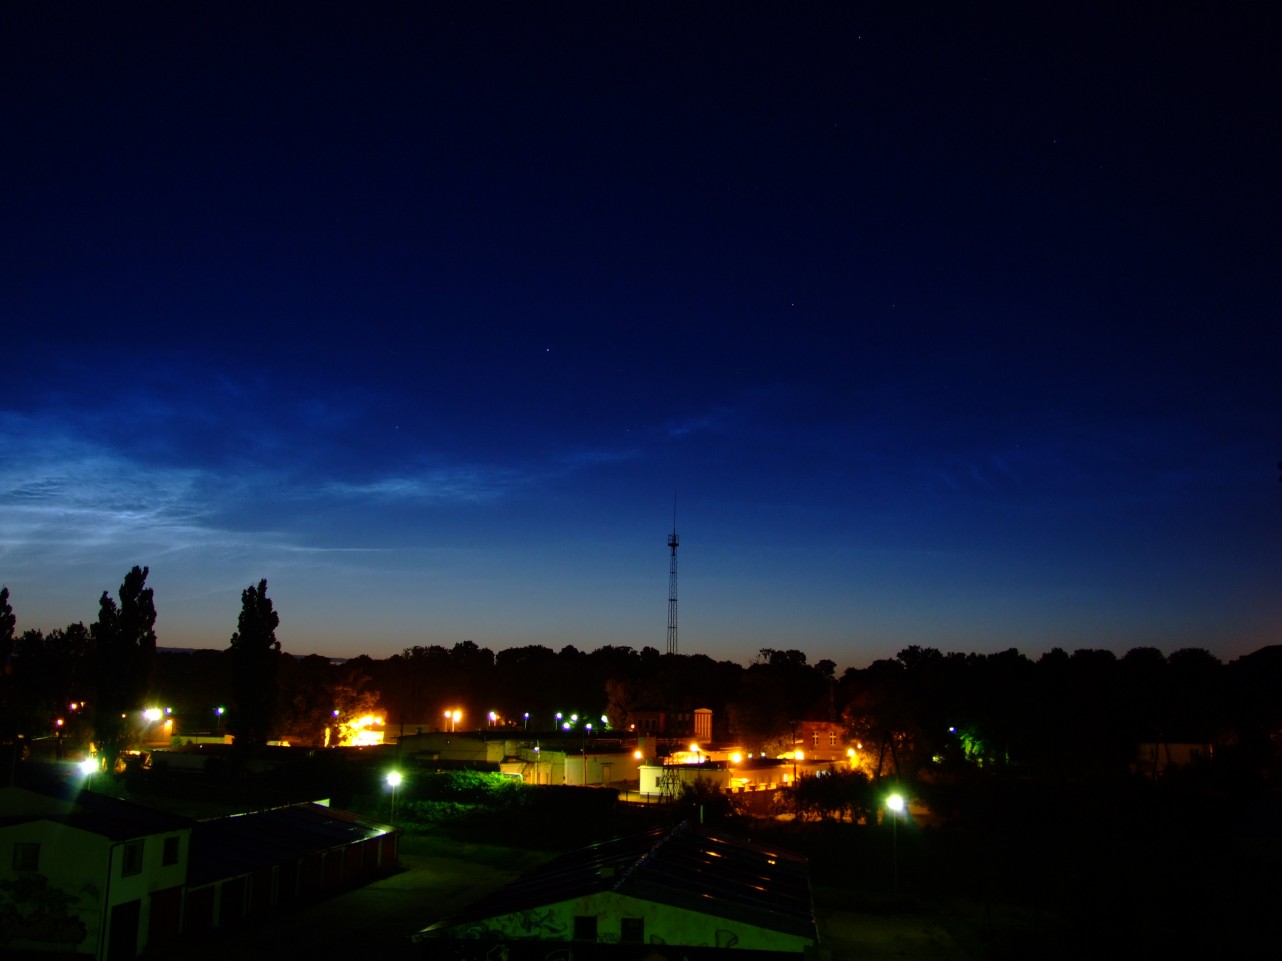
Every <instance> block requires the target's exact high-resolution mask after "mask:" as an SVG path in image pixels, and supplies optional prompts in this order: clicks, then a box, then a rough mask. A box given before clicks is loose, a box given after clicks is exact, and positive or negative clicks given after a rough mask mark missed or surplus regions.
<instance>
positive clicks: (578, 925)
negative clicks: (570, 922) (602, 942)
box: [574, 914, 596, 941]
mask: <svg viewBox="0 0 1282 961" xmlns="http://www.w3.org/2000/svg"><path fill="white" fill-rule="evenodd" d="M574 940H575V941H595V940H596V915H595V914H593V915H586V914H579V915H576V916H575V918H574Z"/></svg>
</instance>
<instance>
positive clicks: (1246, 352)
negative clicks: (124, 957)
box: [0, 4, 1282, 669]
mask: <svg viewBox="0 0 1282 961" xmlns="http://www.w3.org/2000/svg"><path fill="white" fill-rule="evenodd" d="M900 6H901V5H897V4H891V5H887V6H885V7H884V8H875V9H871V10H855V9H849V8H848V7H847V5H844V4H841V5H827V6H823V5H821V6H814V5H806V6H804V7H800V6H795V5H778V6H773V7H766V8H758V7H750V8H749V7H744V8H740V7H738V6H736V5H730V6H721V5H715V6H708V7H705V6H700V5H696V6H695V7H693V8H691V7H688V6H686V5H657V6H656V5H650V4H647V5H641V6H626V5H625V6H622V7H620V6H617V5H606V6H604V7H602V6H600V5H587V6H582V7H579V6H573V5H571V6H565V5H552V6H550V7H549V6H546V5H535V6H528V5H519V6H503V7H491V6H486V5H480V6H478V5H472V4H462V5H451V4H430V5H396V4H388V5H378V6H377V7H374V8H372V9H365V8H363V7H357V6H350V5H345V6H342V7H339V8H337V9H331V8H325V9H324V10H321V9H320V5H310V4H309V5H303V6H300V7H297V8H289V9H288V10H287V9H286V8H283V7H276V6H273V7H272V8H271V9H270V10H264V9H261V8H259V7H257V6H254V5H246V6H244V7H236V6H230V7H229V6H227V5H223V4H179V5H166V6H163V7H159V8H154V9H148V10H146V11H143V10H141V9H138V10H135V9H133V8H129V9H125V8H119V7H108V8H101V7H99V8H92V9H74V10H73V9H72V8H65V7H58V6H52V7H51V6H49V5H45V4H13V5H9V6H8V7H6V9H5V10H4V11H3V12H0V45H2V49H0V62H2V63H3V64H4V67H3V70H4V76H5V78H6V79H5V83H4V85H3V86H4V88H5V90H6V93H5V95H4V96H5V100H4V107H3V110H4V116H5V122H4V126H5V130H6V134H5V141H6V146H5V148H4V150H3V152H2V153H3V155H2V156H0V167H2V168H3V183H4V188H3V193H2V199H0V205H2V208H0V210H2V214H0V220H2V222H3V227H2V228H0V329H2V330H3V334H2V335H0V342H2V345H3V347H2V351H3V360H4V364H3V372H4V374H3V378H2V379H0V451H2V453H0V583H4V584H6V585H8V587H9V588H10V592H11V603H12V604H13V607H14V611H15V613H16V615H17V618H18V629H19V630H24V629H27V628H40V629H43V630H46V631H47V630H49V629H52V628H56V627H62V626H65V625H66V624H68V623H71V622H74V621H84V622H86V623H88V622H91V621H92V620H93V619H94V618H95V617H96V615H97V598H98V596H99V594H100V593H101V592H102V591H103V590H110V591H111V592H113V594H114V592H115V590H116V589H117V588H118V586H119V585H120V582H121V580H122V579H123V576H124V574H125V572H126V571H127V570H128V569H129V568H130V567H131V566H133V565H134V564H139V565H147V566H149V567H150V570H151V574H150V577H149V579H148V584H149V585H150V586H151V587H153V588H154V589H155V592H156V605H157V609H158V612H159V620H158V624H157V629H158V632H159V635H160V643H161V644H162V645H166V646H173V647H213V648H222V647H225V646H226V645H227V642H228V638H229V637H230V636H231V634H232V632H233V631H234V630H235V628H236V618H237V615H238V613H239V610H240V592H241V591H242V590H243V589H244V588H245V587H247V586H249V585H250V584H255V583H257V581H258V580H259V579H260V578H264V577H265V578H267V580H268V593H269V595H270V597H271V598H272V600H273V601H274V603H275V605H276V608H277V610H278V611H279V613H280V616H281V626H280V629H279V631H278V636H279V638H280V640H281V642H282V645H283V647H284V648H285V650H286V651H289V652H291V653H295V654H306V653H313V652H315V653H321V654H326V655H331V656H354V655H357V654H369V655H371V656H374V657H386V656H388V655H390V654H393V653H396V652H398V651H400V650H401V649H402V648H405V647H408V646H411V645H418V644H424V645H426V644H441V645H445V646H447V647H448V646H452V645H453V644H455V643H457V642H459V641H462V640H473V641H475V642H476V643H477V644H479V645H481V646H484V647H489V648H491V649H493V650H496V651H497V650H502V649H505V648H509V647H517V646H523V645H528V644H542V645H547V646H549V647H552V648H554V649H557V650H559V649H560V648H561V647H563V646H564V645H567V644H573V645H575V646H576V647H579V648H581V649H585V650H592V649H595V648H597V647H599V646H602V645H605V644H613V645H628V646H632V647H636V648H640V647H643V646H653V647H656V648H658V649H660V650H663V649H664V647H665V638H666V627H667V608H668V564H669V554H668V549H667V537H668V534H669V533H670V532H671V529H672V525H673V510H674V502H675V512H676V524H677V527H678V528H679V531H680V536H681V548H680V556H679V564H680V569H679V582H680V607H679V611H680V634H679V645H680V651H681V652H682V653H686V654H694V653H701V654H707V655H709V656H711V657H713V658H716V659H718V660H732V661H736V662H739V663H746V662H748V661H750V660H752V659H753V658H754V657H755V656H756V655H757V652H758V651H759V650H760V649H762V648H776V649H789V648H795V649H798V650H801V651H803V652H805V653H806V654H807V655H808V657H809V659H810V661H811V662H812V663H814V662H816V661H818V660H819V659H821V658H829V659H831V660H833V661H835V662H836V663H837V665H838V667H839V669H840V668H845V667H860V666H863V665H865V664H867V663H868V662H870V661H871V660H873V659H875V658H878V657H887V656H893V655H894V653H895V652H897V651H898V650H900V649H902V648H903V647H906V646H908V645H910V644H920V645H923V646H932V647H938V648H940V649H942V650H946V651H966V652H970V651H975V652H986V651H993V650H1001V649H1005V648H1008V647H1017V648H1019V649H1020V650H1021V651H1023V652H1025V653H1026V654H1028V655H1029V656H1033V657H1035V656H1037V655H1038V654H1039V653H1040V652H1043V651H1046V650H1049V649H1050V648H1052V647H1054V646H1060V647H1063V648H1065V649H1068V650H1070V651H1071V650H1074V649H1076V648H1082V647H1092V648H1110V649H1113V650H1115V651H1117V652H1119V653H1121V652H1124V651H1125V650H1127V649H1129V648H1132V647H1137V646H1153V647H1158V648H1160V649H1161V650H1163V651H1165V652H1170V651H1172V650H1175V649H1178V648H1182V647H1205V648H1207V649H1209V650H1210V651H1212V652H1213V653H1215V654H1216V655H1217V656H1219V657H1221V658H1224V659H1230V658H1233V657H1236V656H1239V655H1241V654H1244V653H1247V652H1249V651H1251V650H1254V649H1256V648H1258V647H1260V646H1263V645H1265V644H1270V643H1276V642H1278V641H1279V640H1282V590H1280V588H1282V560H1280V554H1282V485H1279V483H1278V469H1277V467H1276V466H1275V465H1276V464H1277V462H1278V461H1279V459H1282V419H1280V417H1282V364H1279V360H1280V359H1282V356H1280V355H1282V351H1280V350H1279V348H1280V347H1282V333H1280V326H1279V322H1280V320H1282V310H1280V309H1279V308H1280V307H1282V284H1279V282H1278V281H1279V276H1282V275H1280V274H1279V266H1278V265H1279V263H1282V249H1280V247H1279V241H1278V236H1279V234H1278V227H1277V225H1278V223H1279V222H1282V203H1280V194H1279V186H1278V185H1279V183H1280V182H1282V181H1280V180H1279V178H1278V171H1279V170H1282V149H1280V139H1282V138H1280V136H1279V128H1278V125H1277V118H1278V117H1279V116H1282V103H1279V100H1280V99H1282V76H1280V73H1282V71H1280V70H1279V65H1278V58H1277V57H1276V54H1275V51H1274V50H1273V48H1272V45H1271V43H1270V42H1269V38H1270V37H1271V36H1273V35H1274V33H1275V31H1273V30H1272V29H1271V28H1270V25H1269V24H1268V23H1267V22H1266V21H1267V18H1268V17H1269V16H1270V15H1271V11H1269V10H1267V9H1265V7H1266V6H1267V5H1229V6H1225V5H1212V4H1205V5H1203V4H1192V5H1189V4H1184V5H1179V6H1178V7H1177V8H1174V9H1170V10H1166V9H1158V10H1151V9H1147V8H1146V11H1147V12H1144V13H1141V12H1140V11H1139V10H1132V9H1130V7H1129V5H1125V4H1123V5H1120V6H1121V8H1122V9H1113V7H1111V6H1105V7H1104V8H1102V9H1100V10H1094V11H1089V12H1087V11H1084V10H1083V9H1082V8H1080V7H1078V6H1076V5H1073V6H1072V8H1071V9H1064V10H1062V11H1059V12H1055V11H1049V10H1046V9H1044V6H1045V5H1042V4H1031V5H1029V4H1019V5H1012V6H1010V7H1002V6H1001V5H998V7H994V8H992V9H989V8H983V9H974V8H947V9H935V10H929V11H926V10H902V9H899V8H900ZM941 6H942V5H941ZM1114 6H1117V5H1114Z"/></svg>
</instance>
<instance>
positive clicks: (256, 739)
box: [227, 579, 280, 750]
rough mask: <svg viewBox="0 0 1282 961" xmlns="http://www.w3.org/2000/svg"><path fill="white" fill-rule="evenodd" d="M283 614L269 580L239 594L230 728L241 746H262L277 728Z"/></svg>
mask: <svg viewBox="0 0 1282 961" xmlns="http://www.w3.org/2000/svg"><path fill="white" fill-rule="evenodd" d="M279 626H280V615H278V614H277V613H276V611H275V610H274V608H273V606H272V601H271V598H269V597H268V596H267V581H266V579H263V580H260V581H259V582H258V586H257V587H255V586H253V585H252V584H251V585H250V586H249V587H247V588H245V589H244V590H243V591H242V592H241V595H240V618H239V619H238V621H237V625H236V632H235V633H234V634H232V636H231V646H230V647H229V648H228V649H227V656H228V659H229V661H230V666H231V670H230V672H229V674H230V678H231V686H232V699H231V700H232V711H231V714H230V716H229V717H228V718H227V726H228V728H229V729H230V730H231V732H232V733H233V734H234V735H236V744H237V746H238V747H242V748H246V749H250V750H252V749H254V748H258V747H262V746H263V745H264V744H266V743H267V739H268V737H269V736H270V734H271V733H272V731H273V729H274V725H275V722H276V716H277V704H278V697H279V687H278V680H279V675H280V641H278V640H276V628H277V627H279Z"/></svg>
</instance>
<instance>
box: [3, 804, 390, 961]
mask: <svg viewBox="0 0 1282 961" xmlns="http://www.w3.org/2000/svg"><path fill="white" fill-rule="evenodd" d="M399 836H400V832H399V831H398V830H397V829H396V828H395V827H393V826H391V825H388V824H382V823H380V822H377V821H373V820H370V819H369V818H364V817H361V816H360V815H357V814H353V813H350V812H347V811H340V810H336V809H332V808H330V807H329V806H328V804H327V803H323V802H312V803H303V804H290V805H285V806H282V807H278V808H272V809H268V810H264V811H255V812H253V813H251V814H242V815H232V816H229V817H222V818H214V819H211V820H205V821H193V820H189V819H187V818H184V817H180V816H177V815H172V814H168V813H166V812H163V811H158V810H154V809H152V808H147V807H142V806H140V805H137V804H131V803H129V802H127V801H122V800H120V799H118V798H114V797H110V796H108V795H104V794H98V793H95V792H93V791H84V790H75V789H73V788H72V787H71V786H70V785H62V786H61V788H55V789H52V793H45V792H41V791H34V790H27V789H24V788H20V787H7V788H0V957H4V956H5V955H6V954H7V953H9V952H16V951H22V952H25V953H27V954H36V953H40V952H45V953H52V954H56V955H58V956H59V957H65V956H69V955H76V956H83V957H86V958H95V959H99V961H124V959H132V958H136V957H138V956H139V955H142V954H146V953H151V952H153V951H159V950H161V949H163V948H166V947H169V946H172V945H174V944H176V943H177V942H180V941H181V940H184V939H190V938H199V937H204V936H206V935H208V934H209V933H211V932H213V931H216V930H219V929H224V928H230V927H233V926H236V925H240V924H245V923H249V922H252V921H253V920H254V919H255V918H256V917H259V916H261V915H264V914H268V913H271V912H275V911H277V910H283V909H288V908H290V907H294V906H297V905H299V904H302V903H305V902H308V901H314V900H317V899H319V898H323V897H327V896H329V895H331V894H333V893H335V892H337V891H341V890H344V889H346V888H350V887H354V886H356V885H360V884H365V883H367V882H369V881H371V880H373V879H374V878H376V877H380V876H382V875H385V874H388V873H389V872H392V871H395V870H397V869H398V860H399V851H398V841H399Z"/></svg>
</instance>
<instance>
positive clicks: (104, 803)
mask: <svg viewBox="0 0 1282 961" xmlns="http://www.w3.org/2000/svg"><path fill="white" fill-rule="evenodd" d="M191 827H192V823H191V822H190V821H189V820H187V819H186V818H181V817H176V816H174V815H170V814H166V813H163V812H161V811H154V810H151V809H149V808H144V807H140V806H138V805H136V804H129V803H128V802H125V801H121V800H119V799H117V798H111V797H106V796H104V795H101V794H91V793H89V792H82V793H81V794H79V795H77V796H76V797H75V798H74V800H72V799H67V798H63V797H59V796H52V795H47V794H42V793H39V792H35V791H29V790H26V789H24V788H20V787H5V788H0V953H3V952H5V951H9V950H13V951H17V950H24V951H29V952H60V953H75V954H79V955H84V956H87V957H93V958H98V959H116V958H133V957H136V956H137V955H138V954H139V953H140V952H141V951H143V950H145V949H148V948H159V947H163V946H165V945H167V944H171V943H173V941H175V940H176V939H177V937H178V934H179V929H180V913H181V907H182V899H183V888H184V885H185V882H186V879H187V857H188V850H189V847H190V839H191Z"/></svg>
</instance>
